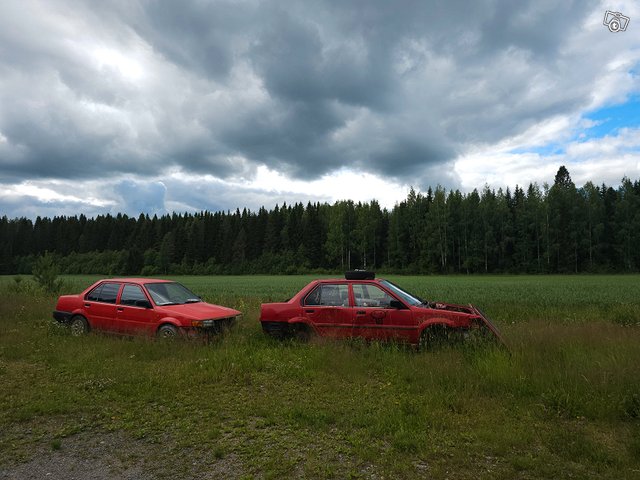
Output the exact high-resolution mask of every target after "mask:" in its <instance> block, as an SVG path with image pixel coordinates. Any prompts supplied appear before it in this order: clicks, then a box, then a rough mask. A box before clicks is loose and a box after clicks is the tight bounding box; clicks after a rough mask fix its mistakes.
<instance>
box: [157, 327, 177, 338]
mask: <svg viewBox="0 0 640 480" xmlns="http://www.w3.org/2000/svg"><path fill="white" fill-rule="evenodd" d="M156 336H157V337H158V338H162V339H163V340H174V339H176V338H177V337H178V329H177V328H176V327H174V326H173V325H162V326H161V327H160V328H159V329H158V332H157V333H156Z"/></svg>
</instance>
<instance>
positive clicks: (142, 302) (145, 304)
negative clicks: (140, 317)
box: [136, 300, 151, 308]
mask: <svg viewBox="0 0 640 480" xmlns="http://www.w3.org/2000/svg"><path fill="white" fill-rule="evenodd" d="M136 307H142V308H151V302H150V301H149V300H136Z"/></svg>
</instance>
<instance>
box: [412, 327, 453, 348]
mask: <svg viewBox="0 0 640 480" xmlns="http://www.w3.org/2000/svg"><path fill="white" fill-rule="evenodd" d="M450 344H451V329H450V328H448V327H447V326H446V325H432V326H431V327H427V328H425V329H424V330H423V331H422V335H420V343H419V344H418V349H419V350H420V351H425V350H428V351H434V350H438V349H440V348H442V347H445V346H449V345H450Z"/></svg>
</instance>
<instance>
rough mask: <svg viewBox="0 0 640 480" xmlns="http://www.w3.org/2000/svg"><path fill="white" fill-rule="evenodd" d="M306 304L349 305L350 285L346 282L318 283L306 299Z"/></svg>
mask: <svg viewBox="0 0 640 480" xmlns="http://www.w3.org/2000/svg"><path fill="white" fill-rule="evenodd" d="M304 304H305V305H319V306H332V307H348V306H349V286H348V285H346V284H338V285H332V284H322V285H318V286H317V287H316V288H315V289H314V290H313V291H312V292H311V293H310V294H309V295H307V298H306V299H305V301H304Z"/></svg>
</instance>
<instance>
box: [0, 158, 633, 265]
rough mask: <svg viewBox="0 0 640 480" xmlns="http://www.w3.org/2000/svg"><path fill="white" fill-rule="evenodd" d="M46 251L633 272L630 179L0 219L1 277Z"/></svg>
mask: <svg viewBox="0 0 640 480" xmlns="http://www.w3.org/2000/svg"><path fill="white" fill-rule="evenodd" d="M45 252H48V253H49V254H51V255H53V256H54V257H55V259H56V262H57V263H58V265H59V268H60V271H61V272H62V273H100V274H111V275H160V274H247V273H268V274H294V273H306V272H325V271H326V272H329V271H331V272H335V271H343V270H346V269H354V268H367V269H373V270H383V271H387V272H397V273H469V274H470V273H578V272H637V271H639V269H640V181H638V180H636V181H634V182H632V181H631V180H630V179H628V178H626V177H625V178H624V179H623V180H622V183H621V185H620V186H619V187H617V188H613V187H610V186H609V187H608V186H606V185H605V184H601V185H595V184H594V183H592V182H587V183H586V184H585V185H584V186H583V187H581V188H578V187H576V186H575V184H574V183H573V181H572V180H571V177H570V174H569V172H568V171H567V169H566V168H565V167H564V166H563V167H560V169H559V170H558V173H557V174H556V176H555V180H554V182H553V185H551V186H549V185H547V184H545V185H543V186H542V188H541V187H540V186H538V185H537V184H535V183H532V184H530V185H529V186H528V187H527V189H526V190H524V189H523V188H521V187H519V186H516V187H515V189H514V190H513V191H511V190H510V189H509V188H507V189H506V190H503V189H498V190H497V191H496V190H494V189H491V188H490V187H489V186H485V187H484V188H483V189H481V190H480V191H478V190H477V189H475V190H473V191H472V192H470V193H466V194H464V193H461V192H460V191H459V190H446V189H444V188H442V187H440V186H438V187H437V188H436V189H435V190H432V189H431V188H429V190H428V191H427V192H426V194H423V193H420V192H416V191H415V190H414V189H413V188H412V189H411V190H410V192H409V194H408V195H407V198H406V199H405V200H404V201H402V202H400V203H398V204H396V205H395V206H394V207H393V208H392V209H391V210H387V209H384V208H381V207H380V205H379V203H378V202H377V201H375V200H373V201H371V202H365V203H362V202H358V203H355V202H353V201H350V200H347V201H339V202H336V203H334V204H333V205H330V204H327V203H307V205H306V206H305V205H303V204H302V203H295V204H293V205H287V204H283V205H282V206H278V205H276V206H275V208H273V209H272V210H266V209H265V208H264V207H263V208H260V209H259V210H258V211H257V212H252V211H250V210H247V209H243V210H242V211H240V210H239V209H237V210H236V211H235V212H230V211H227V212H209V211H203V212H199V213H195V214H190V213H185V214H177V213H173V214H171V215H162V216H153V217H150V216H149V215H144V214H141V215H140V216H139V217H137V218H135V217H129V216H127V215H124V214H117V215H115V216H113V215H99V216H97V217H95V218H87V217H85V216H84V215H79V216H59V217H54V218H41V217H37V218H36V219H35V221H32V220H31V219H28V218H16V219H8V218H7V217H6V216H3V217H2V218H1V219H0V273H2V274H12V273H30V272H31V269H32V266H33V264H34V262H35V261H36V260H37V259H38V258H39V257H41V256H42V255H43V254H45Z"/></svg>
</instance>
